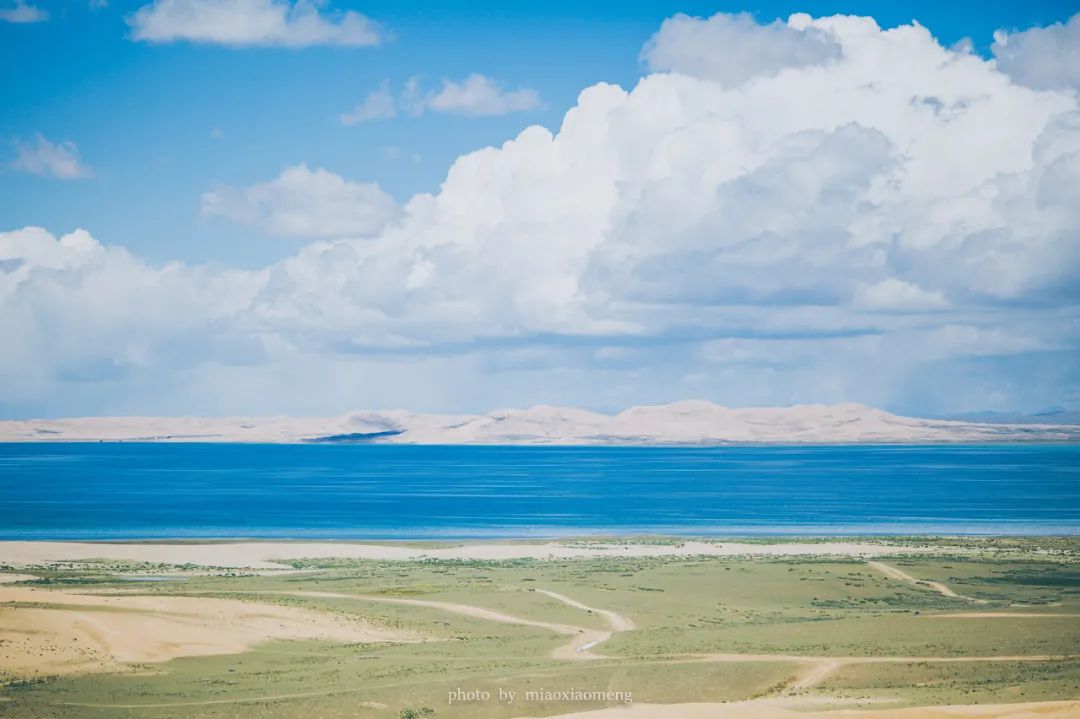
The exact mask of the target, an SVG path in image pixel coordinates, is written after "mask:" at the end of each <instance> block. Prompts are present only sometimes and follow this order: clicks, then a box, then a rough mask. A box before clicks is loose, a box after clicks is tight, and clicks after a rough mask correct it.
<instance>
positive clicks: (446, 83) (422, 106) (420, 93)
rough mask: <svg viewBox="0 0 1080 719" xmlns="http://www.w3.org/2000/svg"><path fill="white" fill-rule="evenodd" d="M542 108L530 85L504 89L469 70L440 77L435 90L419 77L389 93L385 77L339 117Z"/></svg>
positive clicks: (350, 120) (349, 120)
mask: <svg viewBox="0 0 1080 719" xmlns="http://www.w3.org/2000/svg"><path fill="white" fill-rule="evenodd" d="M541 107H544V103H543V101H542V100H541V99H540V94H539V93H538V92H537V91H536V90H533V89H531V88H525V87H519V88H515V89H508V88H506V87H505V86H504V85H503V84H502V83H500V82H499V81H497V80H494V79H492V78H490V77H487V76H486V75H481V74H479V73H473V74H471V75H469V76H468V77H466V78H465V79H464V80H461V81H455V80H448V79H444V80H443V81H442V85H441V87H440V88H439V89H437V90H424V89H423V87H422V83H421V79H420V78H419V77H413V78H410V79H409V80H408V81H407V82H405V84H404V86H403V87H402V89H401V91H400V92H399V93H397V94H396V95H395V94H394V93H393V91H392V88H391V86H390V82H389V81H388V80H384V81H383V82H382V84H380V85H379V87H378V88H377V89H375V90H373V91H372V92H371V93H369V94H368V96H367V97H366V98H364V101H363V102H361V103H360V104H359V105H357V106H356V107H355V108H354V109H353V110H351V111H350V112H346V113H343V114H342V115H341V116H340V120H341V123H342V124H343V125H355V124H357V123H361V122H367V121H369V120H384V119H389V118H393V117H396V116H397V115H398V114H399V113H401V114H407V115H411V116H413V117H418V116H420V115H423V114H424V113H426V112H434V113H440V114H445V115H466V116H472V117H493V116H498V115H508V114H510V113H513V112H525V111H528V110H535V109H538V108H541Z"/></svg>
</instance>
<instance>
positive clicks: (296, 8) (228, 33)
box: [128, 0, 384, 48]
mask: <svg viewBox="0 0 1080 719" xmlns="http://www.w3.org/2000/svg"><path fill="white" fill-rule="evenodd" d="M322 5H323V3H321V2H317V1H316V0H154V2H152V3H150V4H149V5H144V6H143V7H141V8H139V9H138V10H136V11H135V13H134V14H132V15H131V16H130V17H129V18H128V24H129V25H130V26H131V30H132V37H133V38H134V39H136V40H143V41H145V42H152V43H171V42H181V41H185V42H194V43H209V44H215V45H229V46H234V47H245V46H258V45H270V46H281V47H292V48H297V47H309V46H312V45H344V46H353V47H363V46H372V45H379V44H380V43H381V42H382V41H383V39H384V32H383V31H382V29H381V28H380V27H379V26H378V25H377V24H376V23H375V22H373V21H372V20H370V19H369V18H368V17H366V16H364V15H362V14H360V13H358V12H356V11H354V10H347V11H344V12H340V13H328V12H323V11H322V9H321V6H322Z"/></svg>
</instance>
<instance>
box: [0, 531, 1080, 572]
mask: <svg viewBox="0 0 1080 719" xmlns="http://www.w3.org/2000/svg"><path fill="white" fill-rule="evenodd" d="M1071 538H1072V537H1070V536H1064V537H1060V539H1062V540H1068V539H1071ZM1031 539H1032V541H1038V539H1043V540H1049V539H1053V538H1049V537H1042V538H1031ZM775 540H776V541H759V542H752V541H750V542H746V541H743V542H735V541H709V540H703V539H695V540H689V539H682V538H670V537H669V538H658V537H654V538H651V539H648V538H641V537H639V538H611V537H609V538H606V539H593V538H590V539H580V538H579V539H575V540H571V539H566V540H557V541H550V540H521V541H477V542H390V543H379V542H326V541H250V540H237V541H230V540H221V541H213V542H207V541H197V540H196V541H188V540H179V539H178V540H174V541H172V542H162V541H156V542H155V541H142V542H140V541H128V542H68V541H60V542H51V541H0V565H2V566H6V567H12V568H25V567H35V566H48V565H52V564H58V563H70V562H98V561H113V562H138V563H147V564H164V565H170V566H197V567H213V568H227V569H270V570H273V569H294V568H295V566H294V563H296V562H298V561H300V560H334V559H342V560H357V561H394V562H424V561H451V562H454V561H457V562H475V561H480V562H504V561H522V560H525V561H529V560H531V561H558V560H592V559H628V558H697V557H701V558H706V557H732V558H735V557H746V558H770V557H811V558H816V557H847V558H850V557H857V558H859V559H870V558H876V557H889V556H893V557H895V556H915V555H917V556H927V555H946V554H972V553H978V552H979V551H981V550H989V549H991V547H987V546H983V545H984V544H986V543H987V542H989V541H991V540H986V539H983V540H978V539H971V538H964V537H937V538H933V539H931V538H929V537H909V538H898V537H893V538H892V539H890V540H885V539H881V540H878V541H870V540H867V539H865V538H857V537H848V538H834V539H817V540H815V539H811V538H804V539H802V540H801V541H791V538H787V537H784V538H775ZM1003 541H1008V540H1007V539H1004V538H1003ZM1044 551H1046V552H1047V556H1048V557H1050V556H1054V554H1055V553H1054V552H1052V551H1051V550H1044Z"/></svg>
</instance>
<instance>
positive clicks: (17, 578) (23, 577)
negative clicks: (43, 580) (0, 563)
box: [0, 572, 40, 584]
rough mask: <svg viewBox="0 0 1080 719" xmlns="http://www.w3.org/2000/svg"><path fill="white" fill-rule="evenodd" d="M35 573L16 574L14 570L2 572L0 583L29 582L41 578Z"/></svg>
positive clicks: (0, 573)
mask: <svg viewBox="0 0 1080 719" xmlns="http://www.w3.org/2000/svg"><path fill="white" fill-rule="evenodd" d="M39 578H40V577H35V576H34V575H33V574H15V573H14V572H0V584H14V583H15V582H29V581H31V580H33V579H39Z"/></svg>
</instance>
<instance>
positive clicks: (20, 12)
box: [0, 0, 49, 23]
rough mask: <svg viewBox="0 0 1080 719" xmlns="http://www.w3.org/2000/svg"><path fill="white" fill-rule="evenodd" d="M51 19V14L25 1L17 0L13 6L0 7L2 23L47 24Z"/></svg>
mask: <svg viewBox="0 0 1080 719" xmlns="http://www.w3.org/2000/svg"><path fill="white" fill-rule="evenodd" d="M48 19H49V13H48V12H47V11H46V10H43V9H41V8H39V7H38V6H37V5H31V4H30V3H28V2H26V1H25V0H15V2H14V3H13V4H5V5H3V6H0V21H3V22H10V23H35V22H45V21H46V20H48Z"/></svg>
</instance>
